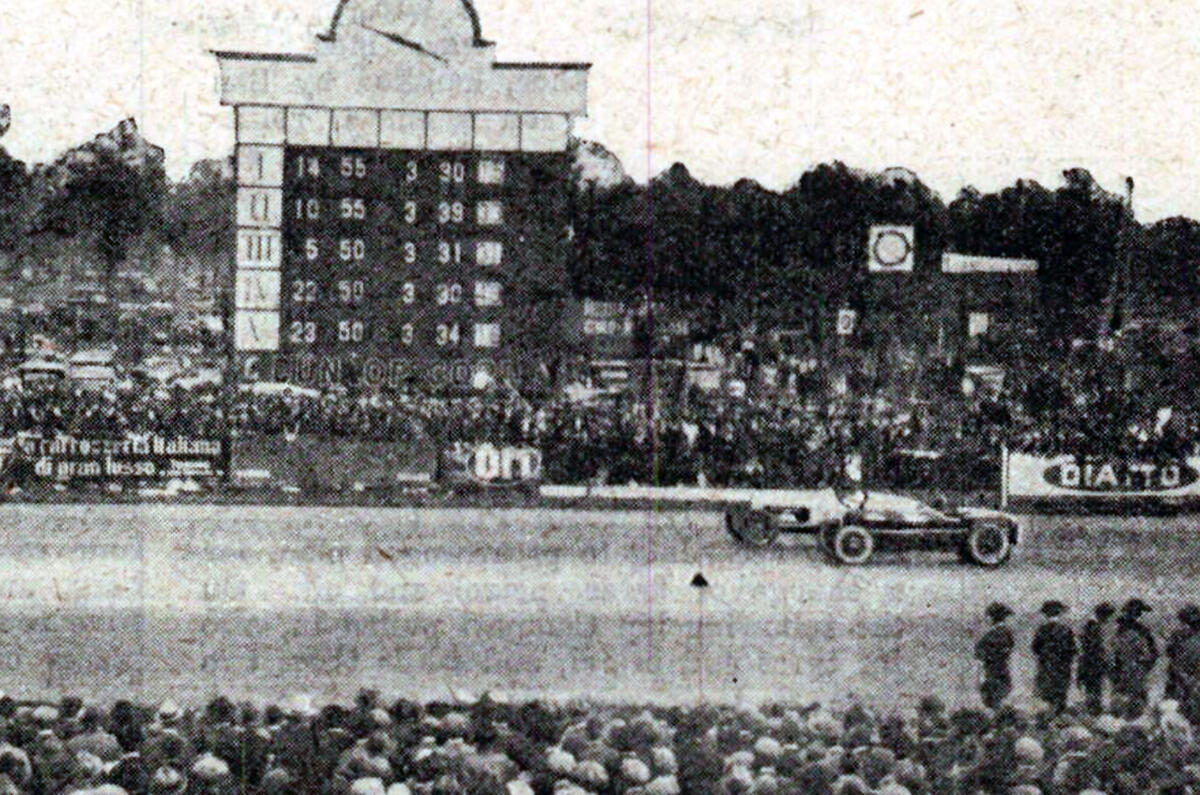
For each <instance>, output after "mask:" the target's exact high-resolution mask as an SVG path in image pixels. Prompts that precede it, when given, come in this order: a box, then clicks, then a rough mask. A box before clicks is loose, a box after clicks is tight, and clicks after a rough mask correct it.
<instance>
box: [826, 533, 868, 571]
mask: <svg viewBox="0 0 1200 795" xmlns="http://www.w3.org/2000/svg"><path fill="white" fill-rule="evenodd" d="M874 551H875V538H874V537H873V536H872V535H871V534H870V533H868V532H867V531H866V530H865V529H863V528H861V527H859V526H857V525H852V524H848V525H843V526H841V527H839V528H838V529H837V531H836V532H834V534H833V539H832V542H831V543H830V552H831V553H832V554H833V559H834V560H836V561H837V562H838V563H844V564H846V565H847V566H857V565H859V564H862V563H866V562H867V561H868V560H870V559H871V553H873V552H874Z"/></svg>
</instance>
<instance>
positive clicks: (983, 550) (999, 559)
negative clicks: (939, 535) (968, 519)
mask: <svg viewBox="0 0 1200 795" xmlns="http://www.w3.org/2000/svg"><path fill="white" fill-rule="evenodd" d="M963 552H964V553H966V554H965V557H966V558H967V560H969V561H970V562H972V563H974V564H975V565H976V566H983V567H984V568H989V569H994V568H996V567H997V566H1003V565H1004V563H1005V561H1007V560H1008V558H1009V556H1010V555H1011V554H1012V541H1010V540H1009V537H1008V528H1007V527H1005V526H1004V525H1002V524H999V523H997V522H980V523H978V524H974V525H971V529H970V530H969V531H968V532H967V537H966V538H965V539H963Z"/></svg>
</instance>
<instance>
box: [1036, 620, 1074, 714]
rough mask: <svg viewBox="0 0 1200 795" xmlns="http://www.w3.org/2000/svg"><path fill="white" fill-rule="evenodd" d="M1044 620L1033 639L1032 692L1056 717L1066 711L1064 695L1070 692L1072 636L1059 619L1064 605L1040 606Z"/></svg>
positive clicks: (1072, 633)
mask: <svg viewBox="0 0 1200 795" xmlns="http://www.w3.org/2000/svg"><path fill="white" fill-rule="evenodd" d="M1041 612H1042V615H1043V616H1045V617H1046V620H1045V621H1044V622H1043V623H1042V625H1041V626H1040V627H1038V628H1037V632H1035V633H1034V636H1033V646H1032V648H1033V656H1034V659H1035V660H1036V661H1037V678H1036V679H1035V680H1034V689H1035V690H1036V691H1037V694H1038V698H1040V699H1042V700H1043V701H1045V702H1046V703H1047V704H1049V705H1050V709H1051V711H1053V712H1054V714H1056V715H1057V714H1058V713H1060V712H1062V711H1063V710H1064V709H1066V708H1067V692H1068V691H1069V690H1070V689H1071V670H1072V667H1073V666H1074V663H1075V653H1076V651H1077V647H1076V645H1075V633H1074V632H1072V631H1071V628H1070V627H1068V626H1067V625H1066V624H1065V623H1063V622H1062V621H1060V620H1059V618H1058V617H1059V616H1061V615H1062V614H1063V613H1066V612H1067V606H1066V605H1065V604H1063V603H1062V602H1060V601H1058V600H1057V599H1051V600H1050V601H1048V602H1045V603H1043V604H1042V611H1041Z"/></svg>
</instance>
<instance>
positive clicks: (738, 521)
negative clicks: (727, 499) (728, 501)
mask: <svg viewBox="0 0 1200 795" xmlns="http://www.w3.org/2000/svg"><path fill="white" fill-rule="evenodd" d="M749 515H750V511H748V510H747V509H745V508H742V507H735V508H730V509H728V510H727V511H725V529H726V530H727V531H728V532H729V535H731V536H733V537H734V539H736V540H737V541H741V540H742V534H743V532H744V530H745V527H746V520H747V518H748V517H749Z"/></svg>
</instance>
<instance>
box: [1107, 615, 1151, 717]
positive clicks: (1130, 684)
mask: <svg viewBox="0 0 1200 795" xmlns="http://www.w3.org/2000/svg"><path fill="white" fill-rule="evenodd" d="M1149 612H1150V605H1148V604H1146V603H1145V602H1143V601H1142V600H1141V599H1130V600H1129V601H1128V602H1126V603H1125V604H1124V605H1123V606H1122V607H1121V614H1120V615H1119V616H1117V635H1116V638H1114V639H1113V655H1112V683H1113V697H1114V702H1115V701H1119V702H1120V705H1119V707H1118V706H1117V705H1115V704H1114V711H1116V712H1118V714H1120V715H1121V716H1122V717H1125V718H1127V719H1129V720H1136V719H1137V718H1138V717H1139V716H1141V714H1142V712H1144V711H1145V709H1146V701H1147V699H1148V697H1149V690H1148V687H1147V684H1146V682H1147V680H1148V679H1149V678H1150V672H1151V671H1152V670H1154V664H1155V663H1156V662H1158V645H1157V644H1156V643H1155V642H1154V636H1153V635H1152V634H1151V633H1150V630H1149V629H1148V628H1147V627H1146V625H1145V624H1143V623H1142V622H1141V617H1142V616H1143V615H1144V614H1146V613H1149Z"/></svg>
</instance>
